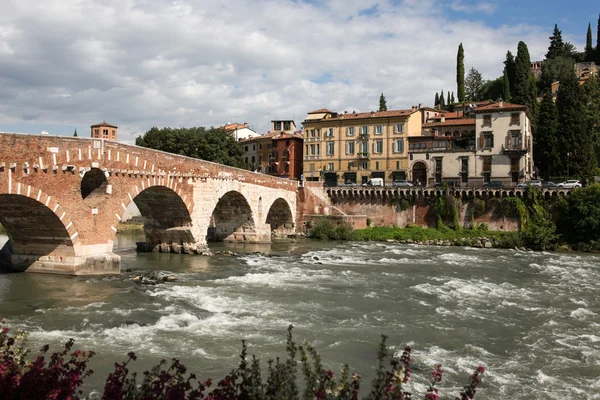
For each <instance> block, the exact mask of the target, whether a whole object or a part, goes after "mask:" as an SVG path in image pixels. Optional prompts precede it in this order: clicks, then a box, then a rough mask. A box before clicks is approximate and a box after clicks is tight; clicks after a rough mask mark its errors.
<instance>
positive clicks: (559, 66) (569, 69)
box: [540, 56, 574, 90]
mask: <svg viewBox="0 0 600 400" xmlns="http://www.w3.org/2000/svg"><path fill="white" fill-rule="evenodd" d="M573 65H574V64H573V59H572V58H570V57H566V56H560V57H555V58H552V59H550V60H546V61H544V63H543V64H542V75H541V77H540V88H541V89H542V90H545V89H550V88H551V86H552V83H553V82H556V81H559V80H560V79H561V77H562V76H564V75H565V74H567V73H571V74H572V73H574V72H573V71H574V70H573Z"/></svg>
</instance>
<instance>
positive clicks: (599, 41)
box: [596, 14, 600, 64]
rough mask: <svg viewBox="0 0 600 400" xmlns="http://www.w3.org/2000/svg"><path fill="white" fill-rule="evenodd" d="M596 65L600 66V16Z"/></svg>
mask: <svg viewBox="0 0 600 400" xmlns="http://www.w3.org/2000/svg"><path fill="white" fill-rule="evenodd" d="M596 64H600V14H598V30H597V32H596Z"/></svg>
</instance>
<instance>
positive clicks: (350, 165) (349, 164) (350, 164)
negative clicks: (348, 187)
mask: <svg viewBox="0 0 600 400" xmlns="http://www.w3.org/2000/svg"><path fill="white" fill-rule="evenodd" d="M352 168H354V162H352V161H350V162H349V163H348V169H352Z"/></svg>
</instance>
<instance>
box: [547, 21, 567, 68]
mask: <svg viewBox="0 0 600 400" xmlns="http://www.w3.org/2000/svg"><path fill="white" fill-rule="evenodd" d="M549 39H550V47H548V52H547V53H546V60H552V59H553V58H556V57H563V56H567V55H568V54H567V49H565V43H564V42H563V40H562V32H561V31H560V30H559V29H558V25H556V24H554V32H553V33H552V36H550V37H549Z"/></svg>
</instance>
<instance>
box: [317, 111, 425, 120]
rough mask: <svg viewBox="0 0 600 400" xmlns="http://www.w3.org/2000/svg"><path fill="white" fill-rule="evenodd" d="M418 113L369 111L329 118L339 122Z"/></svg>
mask: <svg viewBox="0 0 600 400" xmlns="http://www.w3.org/2000/svg"><path fill="white" fill-rule="evenodd" d="M416 112H419V110H390V111H370V112H363V113H357V112H353V113H347V114H346V113H345V114H338V116H337V117H334V118H330V119H329V121H331V120H341V119H344V120H346V119H365V118H385V117H404V116H408V115H411V114H413V113H416Z"/></svg>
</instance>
